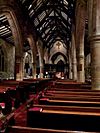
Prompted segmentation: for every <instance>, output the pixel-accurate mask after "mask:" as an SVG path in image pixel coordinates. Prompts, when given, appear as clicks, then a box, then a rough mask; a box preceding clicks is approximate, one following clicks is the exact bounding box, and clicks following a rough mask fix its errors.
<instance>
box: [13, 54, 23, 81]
mask: <svg viewBox="0 0 100 133" xmlns="http://www.w3.org/2000/svg"><path fill="white" fill-rule="evenodd" d="M15 79H16V80H17V81H21V80H23V57H20V56H15Z"/></svg>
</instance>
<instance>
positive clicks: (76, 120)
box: [27, 105, 100, 132]
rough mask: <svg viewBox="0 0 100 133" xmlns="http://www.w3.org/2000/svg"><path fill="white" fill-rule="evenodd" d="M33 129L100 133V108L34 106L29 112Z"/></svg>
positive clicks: (28, 116)
mask: <svg viewBox="0 0 100 133" xmlns="http://www.w3.org/2000/svg"><path fill="white" fill-rule="evenodd" d="M27 125H28V126H29V127H33V128H47V129H56V130H72V131H86V132H100V126H99V125H100V108H92V107H91V108H89V107H75V106H74V107H73V106H72V107H60V106H38V105H37V106H34V107H33V108H30V109H28V111H27Z"/></svg>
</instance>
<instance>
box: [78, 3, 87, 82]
mask: <svg viewBox="0 0 100 133" xmlns="http://www.w3.org/2000/svg"><path fill="white" fill-rule="evenodd" d="M78 6H79V7H78V11H77V25H76V29H77V32H76V37H77V49H76V50H77V77H78V81H79V82H85V71H84V35H85V19H86V5H85V4H84V5H83V4H79V5H78Z"/></svg>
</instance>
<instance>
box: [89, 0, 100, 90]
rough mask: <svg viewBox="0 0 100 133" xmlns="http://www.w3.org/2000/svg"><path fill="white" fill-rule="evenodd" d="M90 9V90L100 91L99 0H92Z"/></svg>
mask: <svg viewBox="0 0 100 133" xmlns="http://www.w3.org/2000/svg"><path fill="white" fill-rule="evenodd" d="M90 6H91V5H90ZM91 7H92V15H91V17H92V18H90V19H89V23H90V20H92V21H91V23H92V27H91V28H92V29H91V34H90V35H91V36H89V39H90V48H91V76H92V89H93V90H100V0H93V1H92V6H91ZM88 13H90V12H88Z"/></svg>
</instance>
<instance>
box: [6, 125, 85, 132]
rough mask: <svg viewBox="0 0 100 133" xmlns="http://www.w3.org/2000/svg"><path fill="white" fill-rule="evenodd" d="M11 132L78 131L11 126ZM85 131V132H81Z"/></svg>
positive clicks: (9, 129)
mask: <svg viewBox="0 0 100 133" xmlns="http://www.w3.org/2000/svg"><path fill="white" fill-rule="evenodd" d="M8 131H9V133H76V131H68V130H54V129H43V128H31V127H20V126H9V128H8ZM81 133H83V132H81Z"/></svg>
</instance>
